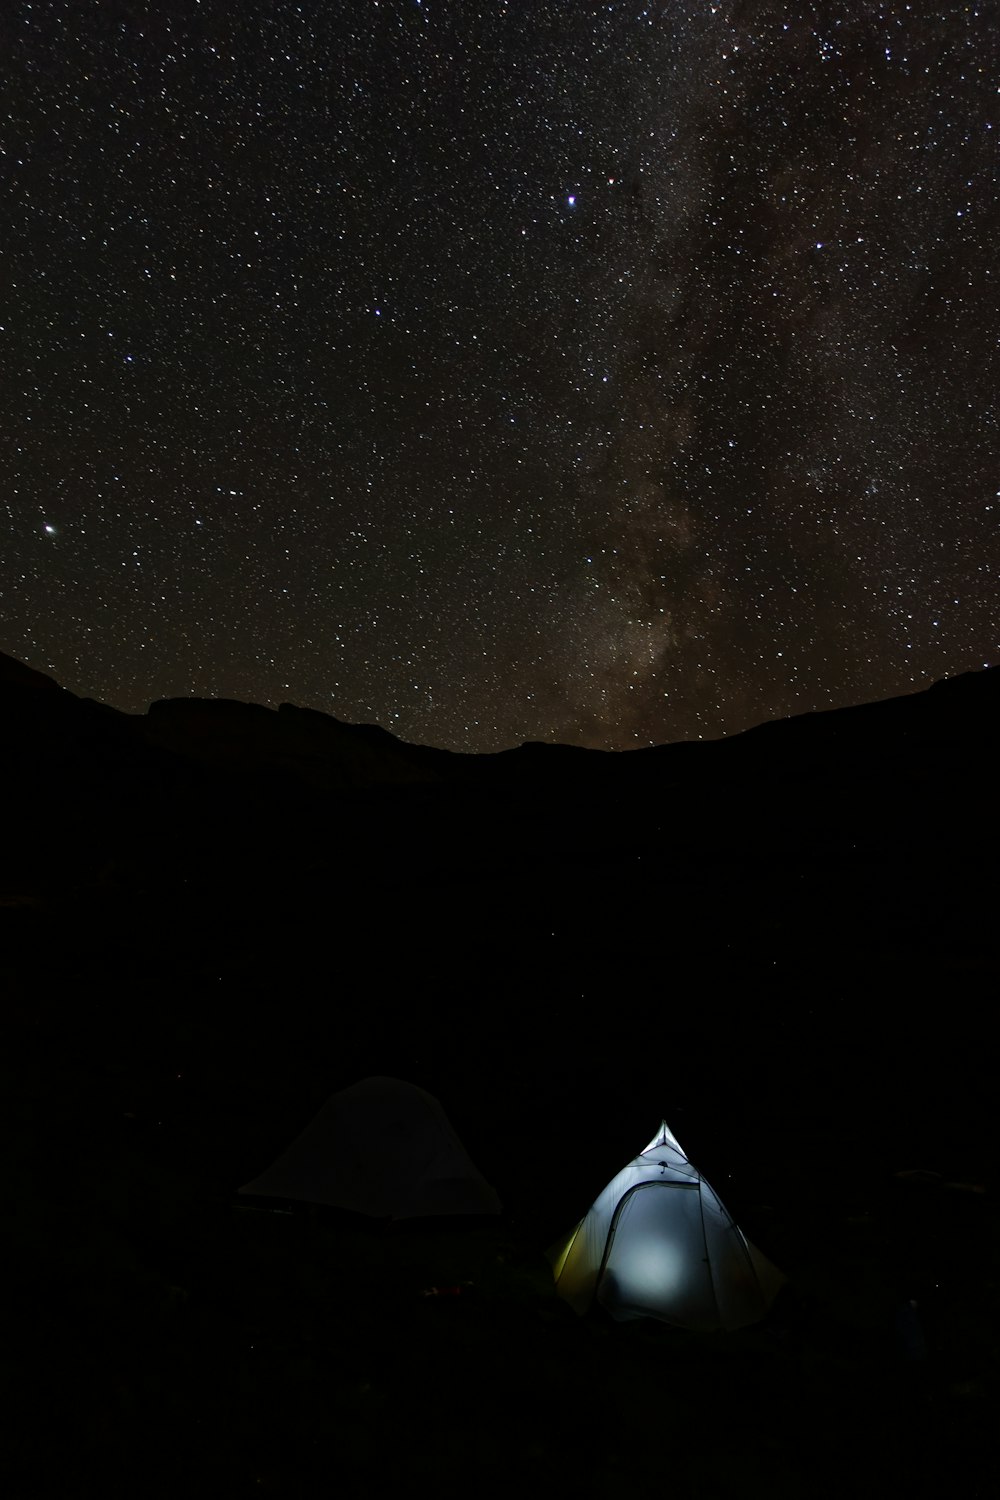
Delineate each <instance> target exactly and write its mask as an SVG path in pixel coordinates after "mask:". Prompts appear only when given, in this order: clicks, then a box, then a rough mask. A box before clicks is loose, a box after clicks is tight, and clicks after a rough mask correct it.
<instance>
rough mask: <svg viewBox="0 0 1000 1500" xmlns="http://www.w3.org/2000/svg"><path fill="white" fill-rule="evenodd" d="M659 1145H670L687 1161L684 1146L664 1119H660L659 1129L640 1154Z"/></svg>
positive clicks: (643, 1154)
mask: <svg viewBox="0 0 1000 1500" xmlns="http://www.w3.org/2000/svg"><path fill="white" fill-rule="evenodd" d="M659 1146H671V1147H672V1148H673V1150H674V1151H676V1152H677V1153H678V1154H679V1155H680V1156H683V1157H684V1160H685V1161H687V1156H686V1155H685V1152H684V1147H683V1146H682V1145H681V1143H680V1141H679V1140H678V1139H677V1137H676V1136H675V1135H674V1133H673V1131H672V1130H671V1129H670V1126H669V1125H668V1124H667V1122H666V1120H661V1121H660V1128H659V1130H658V1131H657V1132H656V1134H655V1135H654V1137H653V1139H652V1140H651V1141H650V1143H649V1145H648V1146H647V1147H646V1148H645V1150H643V1151H642V1152H641V1153H640V1154H641V1155H642V1156H645V1154H646V1152H647V1151H655V1150H656V1149H657V1147H659Z"/></svg>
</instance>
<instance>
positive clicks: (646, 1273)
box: [597, 1182, 719, 1328]
mask: <svg viewBox="0 0 1000 1500" xmlns="http://www.w3.org/2000/svg"><path fill="white" fill-rule="evenodd" d="M597 1295H598V1297H599V1299H600V1301H601V1302H602V1303H603V1304H604V1306H605V1307H606V1308H607V1309H608V1311H609V1312H610V1313H611V1315H612V1316H613V1317H616V1318H622V1319H624V1318H638V1317H645V1318H650V1317H652V1318H660V1319H662V1320H663V1321H664V1322H667V1323H682V1324H684V1325H685V1326H686V1327H688V1328H697V1327H705V1328H711V1327H714V1326H716V1325H717V1324H718V1321H719V1311H718V1307H717V1306H716V1300H715V1292H714V1289H713V1285H712V1270H711V1266H710V1264H709V1258H708V1251H707V1247H706V1243H705V1228H704V1224H703V1222H702V1211H701V1192H700V1190H699V1185H698V1183H696V1182H694V1183H677V1182H644V1183H640V1184H638V1185H637V1186H636V1187H634V1188H632V1189H631V1190H630V1191H629V1192H628V1193H626V1194H625V1196H624V1197H623V1199H622V1201H621V1203H619V1205H618V1207H617V1209H616V1210H615V1216H614V1219H613V1220H612V1223H611V1229H610V1232H609V1234H608V1244H607V1248H606V1250H605V1254H604V1264H603V1266H602V1268H601V1275H600V1281H599V1285H598V1292H597Z"/></svg>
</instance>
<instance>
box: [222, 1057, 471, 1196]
mask: <svg viewBox="0 0 1000 1500" xmlns="http://www.w3.org/2000/svg"><path fill="white" fill-rule="evenodd" d="M240 1192H241V1193H252V1194H256V1195H259V1196H262V1197H268V1198H291V1199H302V1200H304V1201H305V1202H307V1203H326V1204H329V1205H331V1206H332V1207H334V1208H347V1209H352V1210H353V1211H354V1212H355V1213H361V1214H370V1215H371V1216H372V1217H373V1218H377V1219H414V1218H422V1217H424V1216H429V1215H432V1214H498V1213H499V1212H500V1200H499V1199H498V1198H497V1195H496V1193H495V1192H494V1191H493V1189H492V1188H491V1187H490V1185H489V1183H488V1182H487V1181H486V1179H485V1178H484V1177H483V1176H482V1175H481V1174H480V1173H479V1172H478V1171H477V1170H476V1168H475V1167H474V1166H473V1164H472V1162H471V1161H470V1159H469V1156H468V1154H467V1152H466V1150H465V1147H464V1146H463V1145H462V1143H461V1141H460V1140H459V1139H458V1136H457V1135H456V1134H455V1132H454V1130H453V1129H452V1127H451V1125H450V1124H449V1122H448V1117H447V1115H446V1114H445V1112H444V1110H443V1109H442V1108H441V1106H440V1104H439V1103H438V1101H437V1100H436V1099H435V1098H433V1097H432V1095H430V1094H427V1093H425V1092H424V1090H423V1089H419V1088H416V1087H415V1085H413V1084H412V1083H404V1082H402V1080H401V1079H399V1078H382V1077H376V1078H363V1079H362V1080H361V1082H360V1083H356V1084H353V1085H352V1087H351V1088H349V1089H344V1090H343V1092H342V1093H339V1094H334V1095H333V1097H332V1098H331V1099H329V1100H328V1101H327V1103H326V1104H325V1105H324V1106H323V1108H322V1109H321V1110H320V1112H319V1114H318V1115H317V1116H316V1118H315V1119H314V1120H313V1121H312V1123H311V1124H309V1125H307V1126H306V1128H305V1130H303V1132H302V1134H301V1135H300V1136H298V1137H297V1138H296V1139H295V1140H294V1141H293V1142H292V1144H291V1145H290V1146H289V1148H288V1150H287V1151H286V1152H285V1153H284V1155H282V1156H279V1157H278V1160H277V1161H276V1162H274V1163H273V1165H272V1166H270V1167H268V1168H267V1170H266V1171H265V1172H262V1173H261V1175H260V1176H259V1177H255V1178H254V1180H253V1181H252V1182H248V1183H247V1184H246V1186H245V1187H242V1188H240Z"/></svg>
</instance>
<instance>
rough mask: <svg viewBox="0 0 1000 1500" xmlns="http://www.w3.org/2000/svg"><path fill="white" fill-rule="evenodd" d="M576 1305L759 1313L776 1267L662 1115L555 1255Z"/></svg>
mask: <svg viewBox="0 0 1000 1500" xmlns="http://www.w3.org/2000/svg"><path fill="white" fill-rule="evenodd" d="M553 1268H554V1271H555V1277H556V1290H557V1292H558V1293H559V1295H560V1296H561V1297H563V1298H565V1300H566V1301H567V1302H568V1303H569V1304H570V1306H571V1307H572V1308H574V1310H575V1311H576V1312H578V1313H581V1314H582V1313H585V1312H587V1310H588V1309H589V1308H590V1307H591V1306H592V1305H593V1302H594V1300H595V1298H596V1300H597V1301H598V1302H600V1303H601V1305H602V1306H603V1307H605V1308H606V1309H607V1311H608V1312H609V1313H610V1314H611V1315H612V1317H614V1318H617V1319H618V1320H620V1321H624V1320H626V1319H629V1318H644V1317H645V1318H659V1319H660V1320H661V1321H663V1322H666V1323H674V1324H677V1325H679V1326H681V1327H685V1328H694V1329H713V1328H724V1329H735V1328H742V1327H743V1326H744V1325H746V1324H748V1323H755V1322H757V1321H758V1320H759V1319H760V1318H763V1317H764V1316H765V1314H766V1312H767V1310H768V1308H769V1307H770V1305H771V1302H772V1301H773V1300H774V1297H775V1295H776V1293H777V1291H778V1288H779V1287H780V1285H781V1282H782V1280H783V1278H782V1275H781V1272H780V1271H778V1270H777V1269H776V1268H775V1267H774V1266H772V1265H771V1263H770V1261H769V1260H768V1259H767V1258H766V1256H764V1255H762V1254H761V1252H760V1251H759V1250H758V1249H757V1248H756V1247H755V1246H753V1245H751V1244H750V1242H749V1240H747V1238H746V1237H745V1235H743V1234H742V1232H741V1231H740V1229H739V1228H738V1227H737V1225H736V1224H735V1223H734V1222H733V1220H732V1218H731V1217H730V1215H729V1214H728V1213H727V1211H726V1209H725V1208H724V1207H723V1204H722V1202H721V1200H720V1199H719V1197H718V1194H717V1193H715V1191H714V1190H713V1189H712V1187H711V1186H710V1185H709V1183H708V1182H707V1181H706V1180H705V1178H704V1177H702V1175H701V1174H700V1173H699V1172H698V1170H697V1168H696V1167H694V1166H692V1164H691V1163H690V1162H689V1161H688V1159H687V1157H686V1156H685V1154H684V1151H683V1150H682V1148H681V1146H680V1143H679V1141H678V1140H677V1137H676V1136H675V1135H674V1134H673V1133H672V1131H671V1130H670V1129H669V1128H668V1126H667V1124H666V1121H664V1122H663V1124H662V1125H661V1126H660V1129H659V1131H658V1132H657V1134H656V1135H655V1136H654V1137H653V1139H652V1140H651V1141H650V1143H649V1145H648V1146H647V1147H646V1148H645V1150H643V1151H640V1153H639V1155H638V1156H636V1157H635V1158H634V1159H633V1160H632V1161H630V1162H629V1163H628V1165H627V1166H626V1167H623V1168H622V1170H621V1171H620V1172H619V1173H618V1174H617V1176H616V1177H613V1178H612V1180H611V1181H610V1182H609V1183H608V1185H607V1187H606V1188H605V1189H604V1191H603V1192H602V1193H601V1194H600V1195H599V1196H598V1198H597V1199H596V1200H595V1201H594V1203H593V1204H592V1205H591V1207H590V1210H589V1211H588V1213H587V1214H586V1215H585V1217H584V1218H583V1219H582V1220H581V1221H580V1223H579V1224H578V1225H577V1226H576V1228H575V1229H574V1230H573V1231H572V1232H571V1234H570V1235H569V1236H568V1238H567V1239H566V1240H565V1241H564V1242H563V1244H562V1245H561V1246H559V1247H558V1248H557V1251H556V1253H555V1256H554V1258H553Z"/></svg>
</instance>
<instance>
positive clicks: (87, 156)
mask: <svg viewBox="0 0 1000 1500" xmlns="http://www.w3.org/2000/svg"><path fill="white" fill-rule="evenodd" d="M998 87H1000V10H998V7H997V5H996V4H981V5H980V6H979V7H978V8H977V7H976V6H975V5H963V4H957V3H953V4H940V5H937V6H935V5H931V4H926V5H925V4H917V3H913V4H912V5H906V4H900V3H888V0H887V3H885V4H882V5H880V4H878V3H876V0H870V3H862V0H851V3H843V4H837V3H836V0H833V3H823V4H816V5H812V4H809V3H800V4H797V5H789V4H777V3H766V0H761V3H756V0H745V3H737V0H717V3H709V0H698V3H694V0H689V3H683V0H671V3H664V4H646V5H643V4H642V3H640V0H632V3H628V4H610V3H607V4H602V5H597V4H592V3H590V0H537V3H536V0H530V3H529V0H521V3H514V0H510V3H507V4H504V3H502V0H490V3H487V0H468V3H465V0H378V3H376V0H302V3H299V4H292V3H280V0H270V3H266V0H201V3H198V0H171V3H166V0H164V3H160V4H154V3H149V0H35V3H31V4H28V3H26V0H8V3H7V4H5V5H4V6H3V7H2V11H0V128H2V146H3V157H2V159H0V165H2V178H0V262H2V275H0V304H2V305H0V324H2V327H3V332H2V333H0V350H2V362H0V370H2V394H0V410H2V413H3V420H2V429H0V437H2V453H0V497H2V505H0V518H2V522H3V542H2V551H0V609H2V620H3V628H2V633H0V647H2V648H3V649H4V650H6V651H8V652H10V653H12V654H14V655H16V656H19V657H21V658H22V659H23V660H26V661H27V662H28V663H29V664H30V665H32V666H35V667H38V668H40V669H42V670H45V671H49V672H51V673H53V674H54V675H55V676H56V677H57V678H58V679H59V680H60V681H61V682H62V683H63V684H64V685H65V686H67V687H69V688H72V689H73V690H74V691H75V692H80V693H85V694H88V695H90V696H94V697H97V698H100V699H103V700H104V701H106V702H109V703H112V704H115V705H116V706H118V707H121V708H125V709H129V710H141V709H143V708H145V706H146V705H147V704H148V703H149V702H150V701H151V700H152V699H155V698H159V697H166V696H173V695H180V694H188V693H193V694H201V695H211V696H215V695H221V696H226V697H235V698H244V699H250V700H253V701H256V702H261V703H268V704H277V703H280V702H282V701H292V702H296V703H299V704H303V705H308V706H310V707H314V708H319V709H322V710H324V711H326V712H329V713H334V714H336V715H337V716H338V717H339V718H342V719H349V720H367V721H377V722H378V723H381V724H383V725H384V726H385V727H387V728H389V729H392V730H393V731H394V732H395V733H397V734H399V735H401V736H402V737H404V738H407V739H411V740H420V741H427V742H431V743H434V744H438V745H442V746H447V747H450V748H455V749H466V750H487V749H497V748H500V747H502V746H505V745H509V744H513V743H517V742H519V741H521V740H523V739H553V738H555V739H560V740H564V741H570V742H576V743H581V744H587V745H592V746H604V747H616V748H620V747H627V746H631V745H637V744H647V743H649V742H662V741H665V740H671V739H681V738H691V737H696V736H699V735H703V736H715V735H719V734H723V733H732V732H734V731H737V730H740V729H743V728H746V727H747V726H749V725H751V724H753V723H756V722H759V721H760V720H762V719H764V718H767V717H770V716H774V715H779V714H786V713H792V712H802V711H805V710H808V709H817V708H827V707H830V706H835V705H839V704H844V703H851V702H859V701H863V700H869V699H872V698H878V697H884V696H888V695H891V694H895V693H901V692H908V691H912V690H914V688H917V687H922V686H924V685H925V684H926V683H927V682H929V681H931V680H933V679H934V678H936V677H941V676H944V675H946V674H948V673H954V672H958V671H963V670H968V669H970V668H977V667H980V666H982V665H984V664H986V663H993V662H996V661H997V660H998V658H1000V607H998V593H997V575H998V569H1000V524H998V523H1000V426H998V419H1000V413H998V405H997V396H998V390H1000V353H998V338H1000V306H998V301H1000V257H998V249H997V247H998V244H1000V239H998V232H1000V214H998V170H997V168H998V161H997V152H998V146H1000V92H998Z"/></svg>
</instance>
